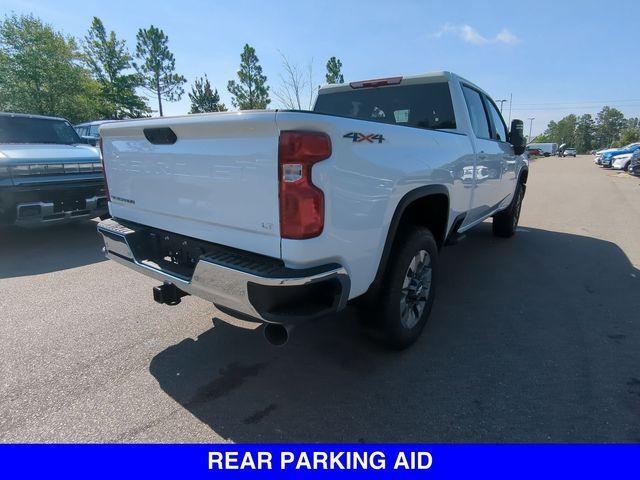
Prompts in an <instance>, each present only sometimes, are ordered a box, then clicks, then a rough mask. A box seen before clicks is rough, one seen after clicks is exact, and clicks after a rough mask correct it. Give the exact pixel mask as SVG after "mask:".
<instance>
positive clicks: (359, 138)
mask: <svg viewBox="0 0 640 480" xmlns="http://www.w3.org/2000/svg"><path fill="white" fill-rule="evenodd" d="M342 138H350V139H351V140H352V141H353V142H358V143H359V142H369V143H374V142H378V143H382V142H384V140H385V138H384V137H383V136H382V134H380V133H370V134H369V135H365V134H364V133H360V132H349V133H345V134H344V135H343V136H342Z"/></svg>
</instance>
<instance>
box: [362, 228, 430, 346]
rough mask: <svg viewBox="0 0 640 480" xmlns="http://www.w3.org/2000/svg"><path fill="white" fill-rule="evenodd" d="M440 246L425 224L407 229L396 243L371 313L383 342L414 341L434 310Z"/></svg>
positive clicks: (396, 344) (402, 342)
mask: <svg viewBox="0 0 640 480" xmlns="http://www.w3.org/2000/svg"><path fill="white" fill-rule="evenodd" d="M437 259H438V246H437V244H436V241H435V239H434V238H433V235H432V234H431V232H430V231H429V230H428V229H426V228H424V227H413V228H411V229H408V230H405V231H404V232H403V233H402V234H401V235H400V236H399V238H398V239H397V240H396V242H395V243H394V247H393V250H392V252H391V256H390V257H389V263H388V265H387V270H386V271H385V274H384V277H383V279H382V282H381V284H380V290H379V295H377V296H376V299H375V301H374V302H372V304H371V307H372V308H371V309H370V311H369V315H372V316H373V317H374V318H373V319H374V321H375V324H376V326H377V328H378V330H379V332H380V334H381V335H382V340H383V342H384V343H386V344H387V345H389V346H390V347H392V348H396V349H403V348H406V347H408V346H410V345H411V344H412V343H414V342H415V341H416V340H417V339H418V337H419V336H420V334H421V333H422V330H423V329H424V326H425V324H426V323H427V320H428V318H429V315H430V313H431V307H432V305H433V300H434V296H435V281H436V272H437V270H436V268H437Z"/></svg>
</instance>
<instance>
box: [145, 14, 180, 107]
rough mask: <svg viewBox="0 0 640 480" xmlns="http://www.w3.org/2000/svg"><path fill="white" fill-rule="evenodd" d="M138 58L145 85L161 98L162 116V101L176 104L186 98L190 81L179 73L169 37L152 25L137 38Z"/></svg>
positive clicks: (159, 105) (159, 101)
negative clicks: (186, 90)
mask: <svg viewBox="0 0 640 480" xmlns="http://www.w3.org/2000/svg"><path fill="white" fill-rule="evenodd" d="M136 40H137V44H136V58H137V59H139V60H140V61H141V62H142V63H140V64H138V63H134V64H133V66H134V67H135V69H136V70H137V72H138V74H139V75H140V77H141V80H142V84H143V86H144V87H146V88H147V89H148V90H149V91H150V92H153V94H155V95H156V97H157V98H158V112H159V113H160V116H162V100H163V99H164V100H166V101H168V102H173V101H177V100H180V99H181V98H182V95H184V88H183V87H182V85H183V84H184V83H186V81H187V79H186V78H184V77H183V76H182V75H179V74H177V73H176V60H175V58H174V56H173V53H171V51H170V50H169V46H168V44H169V37H167V36H166V35H165V33H164V32H163V31H162V30H161V29H159V28H156V27H154V26H153V25H151V26H150V27H149V28H148V29H144V28H141V29H140V30H138V34H137V35H136Z"/></svg>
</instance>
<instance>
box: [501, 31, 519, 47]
mask: <svg viewBox="0 0 640 480" xmlns="http://www.w3.org/2000/svg"><path fill="white" fill-rule="evenodd" d="M496 42H501V43H509V44H511V45H513V44H515V43H518V42H520V39H519V38H518V37H516V36H515V35H514V34H513V33H511V32H510V31H509V30H507V29H506V28H503V29H502V30H501V31H500V33H499V34H498V35H496Z"/></svg>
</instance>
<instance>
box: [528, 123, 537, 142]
mask: <svg viewBox="0 0 640 480" xmlns="http://www.w3.org/2000/svg"><path fill="white" fill-rule="evenodd" d="M535 119H536V117H529V118H527V120H529V143H531V129H532V128H533V121H534V120H535Z"/></svg>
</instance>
